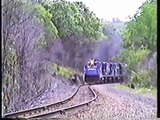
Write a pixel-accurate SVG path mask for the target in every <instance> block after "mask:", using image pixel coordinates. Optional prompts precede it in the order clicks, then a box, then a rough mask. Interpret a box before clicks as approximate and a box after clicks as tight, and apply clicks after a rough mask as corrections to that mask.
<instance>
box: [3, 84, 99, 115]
mask: <svg viewBox="0 0 160 120" xmlns="http://www.w3.org/2000/svg"><path fill="white" fill-rule="evenodd" d="M84 87H86V88H87V89H88V91H89V92H90V93H91V94H92V96H93V97H91V99H89V100H87V101H83V102H78V101H76V100H75V99H76V98H77V96H78V94H79V93H80V92H84V89H82V88H84ZM87 89H85V90H87ZM82 90H83V91H82ZM96 98H97V95H96V93H95V91H94V90H93V89H92V87H91V86H89V85H81V86H79V87H78V88H77V89H76V91H75V92H74V93H73V94H72V95H71V96H70V97H68V98H66V99H64V100H62V101H59V102H57V103H53V104H49V105H46V106H42V107H37V108H33V109H29V110H24V111H19V112H14V113H10V114H6V115H4V118H42V117H49V116H50V115H52V116H53V115H56V114H64V113H65V112H67V111H70V110H71V111H72V110H74V109H77V108H80V107H82V106H84V105H88V104H89V103H91V102H92V101H94V100H95V99H96Z"/></svg>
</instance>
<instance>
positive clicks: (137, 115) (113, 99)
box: [61, 84, 157, 120]
mask: <svg viewBox="0 0 160 120" xmlns="http://www.w3.org/2000/svg"><path fill="white" fill-rule="evenodd" d="M93 88H94V89H95V91H96V93H97V94H98V99H97V100H96V102H92V103H91V104H90V105H89V107H87V106H84V107H82V108H79V109H77V110H74V111H73V112H72V113H67V114H66V115H64V116H61V117H62V118H66V119H72V120H156V116H157V114H156V113H157V107H156V106H157V104H156V103H157V101H156V98H153V97H149V96H143V95H142V96H140V95H138V94H133V93H130V92H126V91H123V90H117V89H116V88H115V87H114V85H109V84H108V85H95V86H93ZM147 99H148V100H147Z"/></svg>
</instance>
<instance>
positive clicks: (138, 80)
mask: <svg viewBox="0 0 160 120" xmlns="http://www.w3.org/2000/svg"><path fill="white" fill-rule="evenodd" d="M131 82H132V83H134V85H135V86H136V87H137V88H140V87H145V88H150V87H151V86H150V83H151V74H150V72H149V71H141V72H133V71H132V73H131Z"/></svg>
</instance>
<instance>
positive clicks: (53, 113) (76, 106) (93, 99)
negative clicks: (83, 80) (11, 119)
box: [30, 86, 98, 118]
mask: <svg viewBox="0 0 160 120" xmlns="http://www.w3.org/2000/svg"><path fill="white" fill-rule="evenodd" d="M88 88H89V90H90V91H91V92H92V94H93V96H94V97H93V98H92V99H91V100H88V101H86V102H83V103H80V104H78V105H74V106H71V107H66V108H61V109H58V110H55V111H51V112H48V113H45V114H40V115H35V116H34V115H33V116H32V117H30V118H47V116H49V115H55V114H58V113H60V114H63V113H65V112H66V111H69V110H73V109H77V108H79V107H82V106H84V105H87V106H88V105H89V103H91V102H92V101H95V100H96V99H97V97H98V96H97V94H96V93H95V91H94V90H93V89H92V88H91V86H88Z"/></svg>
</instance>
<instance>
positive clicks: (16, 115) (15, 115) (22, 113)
mask: <svg viewBox="0 0 160 120" xmlns="http://www.w3.org/2000/svg"><path fill="white" fill-rule="evenodd" d="M82 86H85V85H80V86H78V88H77V89H76V90H75V91H74V93H73V94H72V95H71V96H69V97H67V98H66V99H64V100H62V101H59V102H56V103H53V104H49V105H45V106H42V107H35V108H32V109H28V110H22V111H18V112H13V113H9V114H5V115H4V116H3V117H2V118H19V116H23V117H25V116H26V114H28V115H32V114H35V113H40V112H41V111H45V110H46V109H47V108H52V107H54V106H58V105H62V104H64V103H67V102H68V101H70V100H71V99H73V98H74V96H75V95H76V94H77V92H78V91H79V89H80V88H81V87H82Z"/></svg>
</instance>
